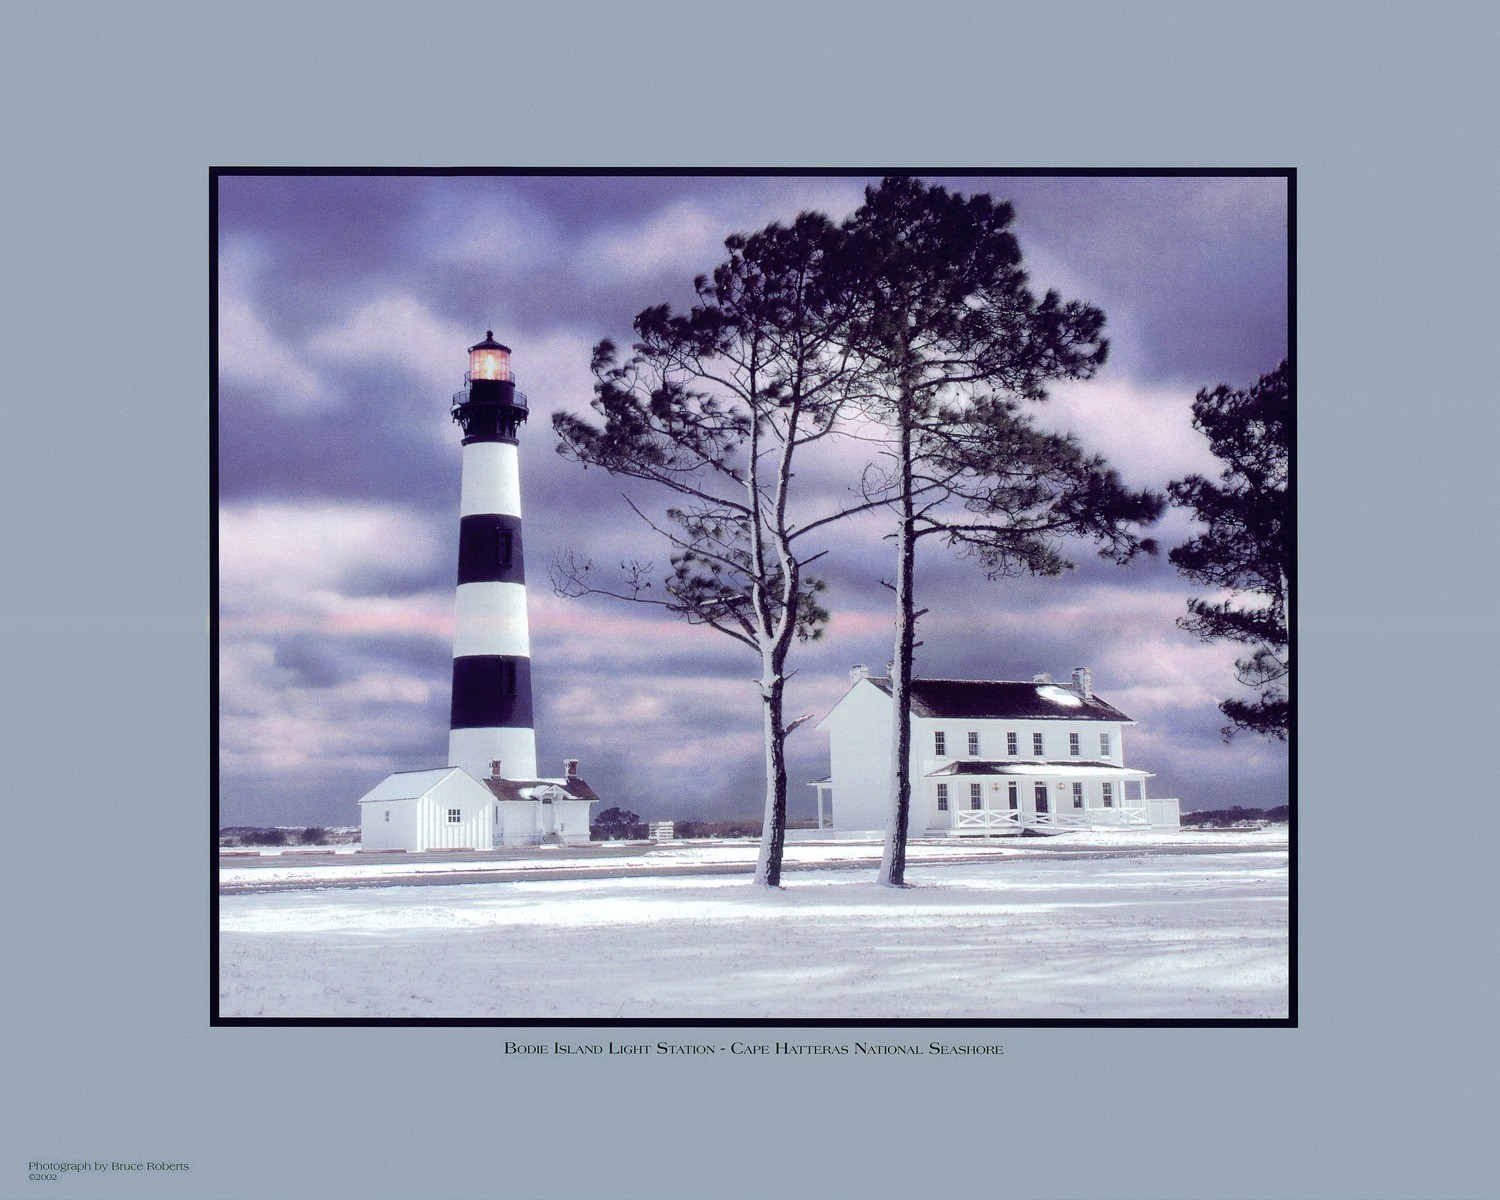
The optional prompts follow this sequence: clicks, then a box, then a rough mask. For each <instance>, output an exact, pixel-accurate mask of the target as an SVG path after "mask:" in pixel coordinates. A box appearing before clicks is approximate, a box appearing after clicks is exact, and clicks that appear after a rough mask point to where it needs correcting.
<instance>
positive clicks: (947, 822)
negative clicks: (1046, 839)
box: [922, 760, 1178, 837]
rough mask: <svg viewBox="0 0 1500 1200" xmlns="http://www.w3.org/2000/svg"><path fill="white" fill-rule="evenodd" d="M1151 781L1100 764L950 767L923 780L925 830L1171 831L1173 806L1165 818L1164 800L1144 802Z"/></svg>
mask: <svg viewBox="0 0 1500 1200" xmlns="http://www.w3.org/2000/svg"><path fill="white" fill-rule="evenodd" d="M1149 778H1151V773H1150V772H1149V771H1140V770H1134V769H1132V768H1129V767H1120V766H1115V765H1114V764H1112V763H1105V762H1097V761H1094V762H1078V761H1071V762H1067V761H1065V762H1010V761H999V762H996V761H983V760H965V761H962V762H955V763H949V764H948V765H947V766H945V767H942V768H939V769H938V770H936V771H931V772H929V773H928V774H927V776H926V777H925V778H924V779H923V781H922V783H923V790H924V791H925V792H927V793H928V812H929V817H930V819H929V823H928V832H929V833H936V834H946V835H949V836H957V837H994V836H1004V835H1006V834H1010V835H1016V834H1020V833H1024V832H1026V831H1028V830H1030V831H1034V832H1036V833H1055V832H1057V833H1060V832H1063V831H1065V830H1077V829H1150V828H1154V827H1166V826H1168V825H1170V827H1172V828H1176V827H1177V824H1178V822H1177V820H1176V816H1177V811H1176V810H1177V805H1176V802H1175V801H1172V802H1170V813H1169V812H1168V802H1163V801H1159V800H1156V799H1154V798H1153V799H1148V798H1147V795H1146V780H1147V779H1149ZM1169 815H1170V817H1171V818H1172V819H1171V820H1170V821H1168V820H1167V819H1166V818H1167V817H1168V816H1169Z"/></svg>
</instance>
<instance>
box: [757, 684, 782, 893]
mask: <svg viewBox="0 0 1500 1200" xmlns="http://www.w3.org/2000/svg"><path fill="white" fill-rule="evenodd" d="M773 657H774V656H772V655H768V656H767V658H766V669H765V674H764V675H763V676H762V678H761V681H760V687H761V700H762V704H761V711H762V715H763V718H764V721H765V738H766V807H765V816H764V818H763V821H762V824H761V832H760V855H759V857H758V858H757V859H756V862H755V882H756V883H758V884H762V885H764V886H765V887H780V886H781V856H782V851H783V850H784V849H785V846H786V734H785V732H784V730H785V728H786V725H785V722H784V721H783V720H782V710H783V705H784V702H785V692H786V677H785V675H784V674H783V672H782V670H781V667H780V665H779V664H776V663H775V662H774V661H773Z"/></svg>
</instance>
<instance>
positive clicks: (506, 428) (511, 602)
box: [448, 330, 536, 779]
mask: <svg viewBox="0 0 1500 1200" xmlns="http://www.w3.org/2000/svg"><path fill="white" fill-rule="evenodd" d="M465 382H466V383H467V385H468V386H467V387H466V388H465V389H464V390H463V391H461V392H458V393H456V394H455V395H454V397H453V419H454V420H455V421H456V422H458V424H459V426H460V427H461V428H462V429H463V433H464V439H463V487H462V495H461V499H460V501H459V534H458V598H457V621H456V623H455V627H454V632H453V709H452V716H451V720H450V722H449V734H448V764H449V766H454V767H462V768H463V769H464V770H465V771H467V772H468V773H469V774H470V775H472V776H473V777H474V778H475V779H485V778H488V777H490V776H491V775H492V774H498V775H500V776H502V777H504V778H506V779H535V778H536V732H535V730H534V728H533V727H532V717H531V635H530V633H529V631H528V629H527V625H526V574H525V569H524V564H523V561H522V555H521V474H520V470H519V461H518V457H519V456H518V453H517V443H516V437H517V433H518V432H519V430H520V427H521V424H522V423H523V422H524V421H525V420H526V397H525V396H523V395H522V394H521V393H520V392H518V391H516V382H515V378H514V377H513V376H512V375H511V370H510V348H509V347H508V346H502V345H501V344H500V343H499V342H497V341H495V334H494V331H493V330H490V331H487V332H486V334H485V338H484V341H482V342H480V343H479V344H478V345H476V346H471V347H469V372H468V374H467V375H466V376H465ZM496 762H498V763H499V764H500V766H499V770H498V771H496V770H494V765H495V763H496Z"/></svg>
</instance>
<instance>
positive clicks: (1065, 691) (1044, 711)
mask: <svg viewBox="0 0 1500 1200" xmlns="http://www.w3.org/2000/svg"><path fill="white" fill-rule="evenodd" d="M870 682H871V683H873V684H874V685H875V686H876V687H878V688H879V689H880V690H881V691H882V692H884V693H885V694H886V695H887V696H889V695H890V694H891V681H890V680H889V679H886V678H877V677H875V676H871V677H870ZM911 711H912V716H914V717H950V718H961V719H968V720H995V719H1001V720H1016V719H1025V720H1028V721H1030V720H1037V719H1042V720H1047V719H1049V718H1050V719H1053V720H1059V721H1129V720H1130V718H1129V717H1127V716H1126V715H1125V714H1124V713H1122V712H1121V711H1120V710H1119V709H1118V708H1116V707H1115V706H1114V705H1113V704H1110V703H1108V702H1107V701H1105V700H1102V699H1100V697H1099V696H1098V695H1097V694H1096V695H1093V696H1091V697H1090V698H1089V699H1087V700H1085V699H1084V698H1083V697H1082V696H1080V695H1079V694H1078V693H1077V692H1075V691H1074V690H1073V689H1072V688H1071V687H1067V686H1065V685H1064V684H1060V683H1034V682H1032V683H1022V682H1020V681H1018V680H1006V679H998V680H990V679H913V680H912V681H911Z"/></svg>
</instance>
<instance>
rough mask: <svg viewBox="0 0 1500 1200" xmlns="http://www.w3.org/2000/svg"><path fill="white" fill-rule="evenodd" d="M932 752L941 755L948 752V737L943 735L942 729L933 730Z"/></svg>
mask: <svg viewBox="0 0 1500 1200" xmlns="http://www.w3.org/2000/svg"><path fill="white" fill-rule="evenodd" d="M932 752H933V753H934V754H936V755H938V756H939V757H941V756H942V755H944V754H947V753H948V739H947V738H946V737H945V736H944V735H943V731H942V730H941V729H934V730H933V731H932Z"/></svg>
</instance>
